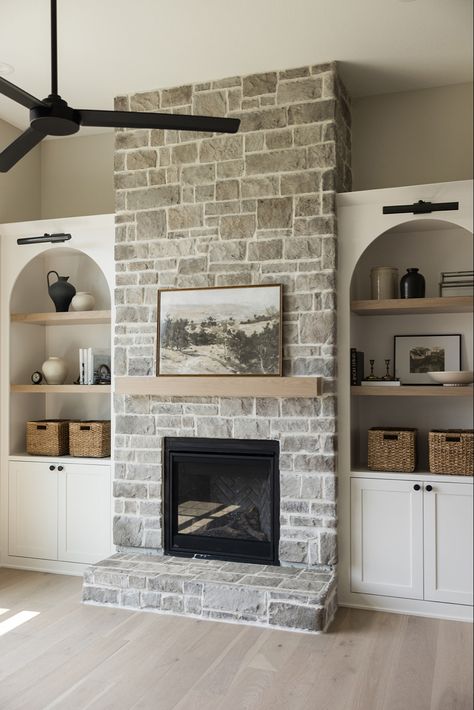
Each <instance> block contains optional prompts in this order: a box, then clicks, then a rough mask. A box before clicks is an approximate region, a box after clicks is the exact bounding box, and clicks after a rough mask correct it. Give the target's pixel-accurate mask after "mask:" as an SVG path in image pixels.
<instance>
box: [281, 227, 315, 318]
mask: <svg viewBox="0 0 474 710" xmlns="http://www.w3.org/2000/svg"><path fill="white" fill-rule="evenodd" d="M320 256H321V238H320V237H294V238H292V239H286V240H285V242H284V249H283V257H284V258H285V259H289V260H293V259H318V258H319V257H320ZM287 298H288V299H291V300H290V301H289V303H288V310H293V309H294V307H295V299H301V296H288V297H287ZM296 305H298V302H297V301H296ZM305 305H306V304H301V307H298V309H297V310H308V311H309V310H311V308H310V307H307V308H303V306H305Z"/></svg>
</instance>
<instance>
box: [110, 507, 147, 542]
mask: <svg viewBox="0 0 474 710" xmlns="http://www.w3.org/2000/svg"><path fill="white" fill-rule="evenodd" d="M113 526H114V544H115V545H120V546H122V547H141V545H142V536H143V523H142V521H141V520H140V519H139V518H134V517H130V516H125V515H116V516H115V517H114V524H113Z"/></svg>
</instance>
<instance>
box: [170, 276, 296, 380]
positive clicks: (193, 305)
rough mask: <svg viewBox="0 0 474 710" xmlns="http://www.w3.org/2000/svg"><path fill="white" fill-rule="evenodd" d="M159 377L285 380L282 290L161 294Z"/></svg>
mask: <svg viewBox="0 0 474 710" xmlns="http://www.w3.org/2000/svg"><path fill="white" fill-rule="evenodd" d="M156 362H157V365H156V374H157V375H184V376H186V375H187V376H189V375H194V376H204V375H205V376H229V375H248V376H256V375H259V376H273V377H275V376H281V374H282V286H281V284H277V285H269V286H267V285H263V286H224V287H217V288H195V289H166V290H160V291H158V337H157V358H156Z"/></svg>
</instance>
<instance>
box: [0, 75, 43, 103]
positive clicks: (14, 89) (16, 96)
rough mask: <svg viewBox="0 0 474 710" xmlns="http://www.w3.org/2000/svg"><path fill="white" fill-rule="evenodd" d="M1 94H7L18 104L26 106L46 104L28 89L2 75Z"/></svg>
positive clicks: (0, 82)
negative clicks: (24, 89)
mask: <svg viewBox="0 0 474 710" xmlns="http://www.w3.org/2000/svg"><path fill="white" fill-rule="evenodd" d="M0 94H3V95H4V96H7V97H8V98H9V99H13V101H16V102H17V104H21V105H22V106H26V108H34V107H35V106H46V104H45V103H44V102H43V101H41V100H40V99H37V98H36V96H32V95H31V94H29V93H28V92H27V91H23V89H20V87H19V86H15V84H12V83H11V82H10V81H7V80H6V79H4V78H3V77H2V76H0Z"/></svg>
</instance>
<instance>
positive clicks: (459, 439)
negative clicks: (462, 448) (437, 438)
mask: <svg viewBox="0 0 474 710" xmlns="http://www.w3.org/2000/svg"><path fill="white" fill-rule="evenodd" d="M445 441H457V442H458V443H459V442H460V441H461V436H460V435H459V434H458V435H457V436H453V435H452V434H451V435H447V436H446V439H445Z"/></svg>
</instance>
